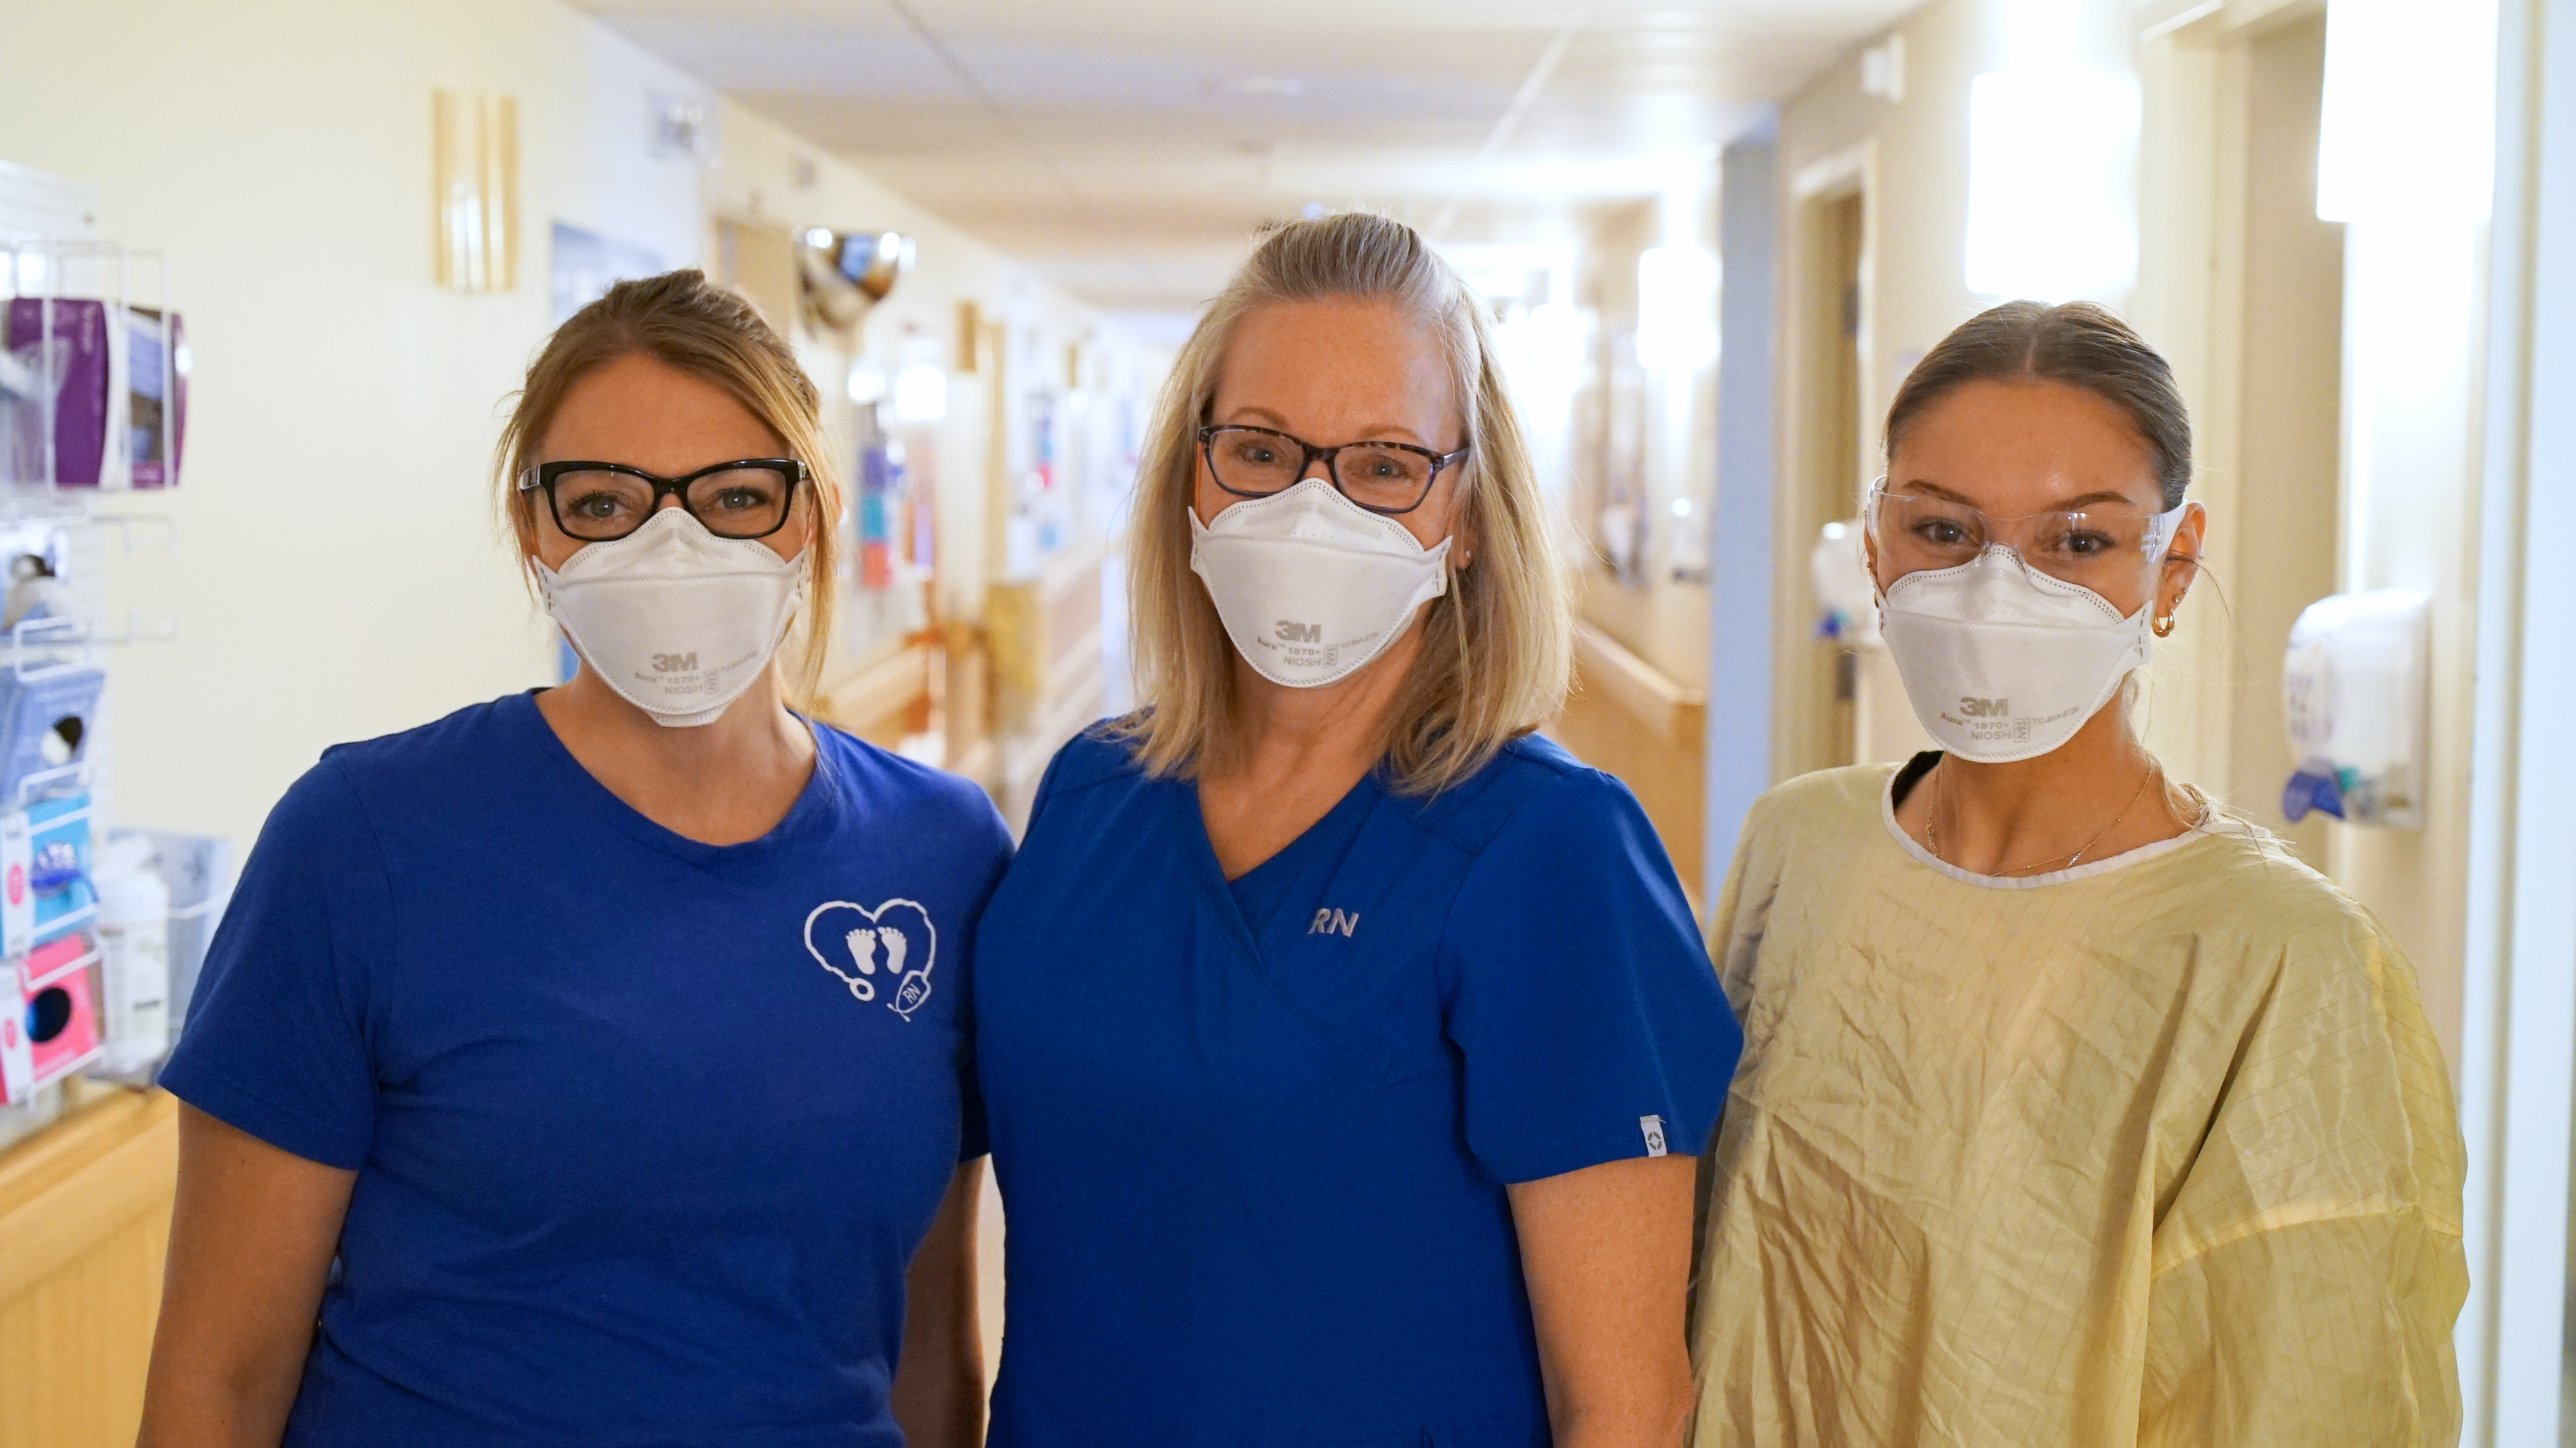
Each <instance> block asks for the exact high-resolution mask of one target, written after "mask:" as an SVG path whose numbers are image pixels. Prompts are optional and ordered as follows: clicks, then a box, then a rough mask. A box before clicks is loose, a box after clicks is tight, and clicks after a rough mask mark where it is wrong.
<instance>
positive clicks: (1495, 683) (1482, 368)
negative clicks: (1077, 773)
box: [1118, 212, 1573, 794]
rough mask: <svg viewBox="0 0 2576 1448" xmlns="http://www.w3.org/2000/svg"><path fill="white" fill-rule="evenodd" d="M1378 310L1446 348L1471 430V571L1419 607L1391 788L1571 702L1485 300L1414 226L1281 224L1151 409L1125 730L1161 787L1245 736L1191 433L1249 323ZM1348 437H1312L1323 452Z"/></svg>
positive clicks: (1560, 619)
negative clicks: (1290, 308)
mask: <svg viewBox="0 0 2576 1448" xmlns="http://www.w3.org/2000/svg"><path fill="white" fill-rule="evenodd" d="M1324 300H1358V301H1372V302H1384V303H1387V304H1388V305H1390V306H1392V307H1394V308H1395V309H1396V310H1397V311H1399V312H1400V313H1402V314H1404V315H1406V316H1409V317H1412V318H1414V319H1416V320H1418V321H1419V322H1420V323H1421V324H1422V325H1423V326H1424V328H1425V329H1426V330H1427V331H1429V332H1430V333H1431V335H1432V336H1433V337H1435V338H1437V339H1438V341H1439V343H1440V347H1441V350H1442V352H1443V354H1444V355H1445V357H1446V359H1447V361H1448V363H1449V372H1450V377H1451V381H1452V393H1453V395H1454V396H1456V397H1457V399H1458V401H1459V408H1460V411H1461V412H1462V413H1463V414H1464V421H1465V423H1466V441H1467V446H1468V448H1469V452H1468V455H1467V461H1466V463H1465V465H1464V466H1463V467H1462V468H1461V469H1460V470H1459V473H1458V482H1457V483H1456V484H1455V486H1456V487H1458V488H1459V489H1460V490H1461V492H1460V495H1459V509H1458V515H1457V517H1458V522H1457V533H1458V536H1459V538H1460V539H1461V541H1462V544H1463V545H1464V546H1466V547H1468V548H1470V549H1472V550H1473V557H1474V564H1473V566H1472V567H1469V568H1464V569H1458V570H1455V571H1453V572H1452V573H1451V574H1450V578H1449V588H1448V591H1447V592H1446V593H1444V594H1442V595H1441V596H1440V597H1439V598H1437V599H1434V600H1433V601H1432V602H1431V603H1430V605H1429V606H1428V607H1427V609H1426V610H1425V612H1424V614H1423V617H1422V621H1421V624H1420V628H1421V630H1422V641H1421V647H1420V650H1419V652H1418V653H1417V654H1416V655H1415V657H1414V662H1413V666H1412V670H1411V672H1410V673H1409V674H1408V675H1407V676H1406V678H1405V680H1404V683H1403V686H1402V688H1401V689H1399V690H1398V692H1397V694H1396V696H1395V700H1394V703H1393V704H1392V706H1391V707H1390V708H1389V709H1388V711H1387V717H1386V719H1385V720H1384V721H1383V723H1382V725H1381V729H1382V731H1383V741H1382V754H1383V758H1384V761H1385V765H1384V767H1385V769H1386V772H1387V775H1388V777H1389V779H1390V780H1391V782H1392V783H1393V784H1394V786H1395V787H1396V788H1397V789H1399V790H1402V791H1404V792H1406V793H1410V794H1434V793H1437V792H1439V791H1440V790H1442V789H1445V788H1447V787H1448V786H1450V785H1452V784H1455V783H1457V782H1458V781H1460V780H1462V779H1465V778H1466V777H1467V776H1469V775H1471V774H1473V773H1475V772H1476V771H1477V770H1478V769H1480V768H1482V767H1484V765H1485V764H1486V763H1487V762H1488V761H1489V760H1491V759H1492V758H1493V757H1494V754H1495V751H1497V750H1499V749H1501V748H1502V747H1503V745H1504V744H1506V743H1508V742H1510V741H1511V740H1512V739H1515V738H1517V737H1519V736H1520V735H1523V734H1526V733H1528V732H1530V731H1531V730H1533V729H1536V728H1537V727H1538V726H1539V725H1540V724H1541V723H1542V722H1544V721H1545V720H1546V719H1547V718H1548V717H1549V716H1550V715H1551V714H1553V713H1555V712H1556V709H1557V707H1558V705H1559V704H1561V703H1562V702H1563V701H1564V698H1565V690H1566V684H1567V667H1568V660H1569V658H1570V656H1571V650H1572V646H1571V639H1572V631H1573V624H1572V615H1571V610H1570V608H1569V606H1568V603H1567V599H1566V585H1565V578H1564V574H1563V571H1562V570H1561V569H1560V567H1559V565H1558V562H1557V558H1556V550H1555V545H1554V541H1553V533H1552V530H1551V529H1550V527H1549V522H1548V518H1547V516H1546V506H1547V505H1546V502H1545V500H1544V499H1543V498H1542V497H1541V496H1540V494H1539V490H1538V480H1537V476H1536V473H1535V471H1534V469H1533V468H1532V467H1531V464H1530V457H1529V447H1528V445H1527V443H1526V442H1525V441H1524V440H1523V439H1522V436H1521V425H1520V418H1519V415H1518V414H1517V413H1515V412H1514V411H1513V410H1512V403H1511V398H1510V395H1509V394H1508V392H1507V391H1506V389H1505V387H1504V384H1503V375H1502V370H1501V368H1500V366H1499V365H1498V364H1497V362H1496V360H1495V357H1494V348H1493V339H1492V337H1491V335H1490V334H1489V332H1488V329H1487V326H1486V318H1485V307H1484V303H1483V302H1482V300H1481V299H1479V298H1478V297H1477V296H1476V295H1475V294H1474V293H1473V292H1471V291H1469V290H1468V288H1467V286H1466V284H1465V283H1464V282H1462V281H1460V280H1459V278H1458V274H1457V273H1456V272H1454V271H1452V270H1451V269H1450V268H1449V265H1448V264H1447V263H1446V262H1444V261H1442V260H1441V259H1440V258H1439V256H1438V255H1437V254H1436V253H1434V252H1433V251H1432V249H1431V247H1430V245H1429V244H1428V243H1426V242H1425V241H1424V240H1423V239H1422V237H1421V235H1420V234H1419V233H1417V232H1415V231H1414V229H1413V228H1411V227H1409V226H1406V225H1405V224H1403V223H1402V222H1399V221H1395V220H1392V219H1390V218H1388V217H1384V216H1376V215H1372V214H1369V213H1367V212H1343V213H1340V214H1338V215H1332V216H1323V217H1317V218H1313V219H1310V220H1303V221H1292V222H1288V223H1286V224H1284V225H1282V226H1279V227H1277V228H1276V229H1274V230H1272V231H1270V232H1269V233H1268V234H1267V235H1265V236H1263V237H1262V239H1261V242H1260V244H1259V245H1258V246H1256V247H1255V248H1254V249H1253V253H1252V256H1251V259H1250V260H1248V261H1246V262H1245V263H1244V264H1243V267H1242V269H1241V270H1239V271H1237V272H1236V273H1235V275H1234V279H1233V280H1232V281H1231V282H1229V283H1227V284H1226V288H1225V290H1224V291H1223V292H1222V293H1220V294H1219V295H1218V296H1217V298H1216V300H1215V301H1214V302H1212V303H1210V304H1209V305H1208V309H1207V312H1206V314H1205V315H1204V316H1202V317H1200V318H1199V324H1198V327H1197V328H1196V329H1195V330H1194V331H1192V332H1191V333H1190V339H1189V341H1188V342H1187V343H1186V344H1184V345H1183V346H1182V348H1181V352H1180V356H1179V358H1178V359H1177V360H1176V361H1175V362H1174V364H1173V367H1172V375H1171V378H1170V380H1169V381H1167V382H1166V383H1165V384H1164V387H1163V394H1162V397H1161V400H1160V401H1159V402H1158V403H1157V404H1156V408H1155V414H1154V421H1153V425H1152V427H1151V428H1150V429H1149V430H1148V432H1147V435H1146V441H1145V449H1144V459H1143V462H1142V465H1141V467H1140V469H1139V472H1138V478H1137V489H1136V508H1135V516H1134V518H1133V520H1132V521H1131V522H1130V524H1129V537H1128V547H1127V586H1128V596H1129V600H1130V608H1129V624H1128V628H1129V633H1130V636H1131V639H1132V648H1133V655H1132V656H1133V658H1134V660H1135V667H1136V675H1137V683H1138V689H1139V695H1140V697H1141V698H1142V699H1143V701H1144V703H1143V707H1141V708H1139V709H1138V710H1137V712H1136V713H1134V714H1132V715H1130V716H1128V717H1127V718H1126V719H1124V720H1122V721H1120V724H1119V725H1118V730H1119V732H1120V733H1121V734H1123V735H1124V736H1125V737H1126V738H1127V739H1128V740H1129V741H1130V744H1131V747H1132V748H1133V749H1134V750H1135V753H1136V757H1137V759H1138V760H1139V761H1140V762H1141V763H1142V764H1143V765H1144V766H1145V768H1146V769H1147V770H1148V771H1149V772H1150V773H1152V774H1155V775H1157V776H1161V777H1186V776H1189V775H1193V774H1195V773H1196V772H1197V770H1198V769H1199V768H1200V767H1201V766H1202V765H1203V764H1205V763H1206V762H1207V761H1209V760H1210V759H1212V758H1213V759H1219V760H1222V759H1224V758H1226V757H1227V756H1228V755H1229V754H1231V753H1232V751H1233V750H1234V749H1235V748H1236V747H1238V746H1239V745H1240V744H1241V742H1242V741H1241V739H1240V738H1239V736H1238V730H1239V727H1240V722H1241V721H1240V717H1239V705H1238V700H1237V699H1236V697H1235V687H1236V675H1235V654H1234V646H1233V643H1232V642H1231V641H1230V640H1228V639H1227V638H1226V635H1225V626H1224V624H1223V623H1221V622H1220V621H1219V620H1218V618H1217V612H1216V605H1215V604H1214V603H1212V602H1211V601H1210V600H1209V598H1208V594H1207V590H1206V588H1205V587H1203V586H1202V585H1201V584H1200V582H1199V580H1198V578H1197V576H1196V575H1194V574H1192V573H1191V572H1190V521H1189V515H1190V506H1191V501H1192V498H1193V496H1194V494H1195V492H1196V488H1197V476H1198V430H1199V428H1200V427H1201V426H1202V425H1203V424H1205V423H1206V422H1207V421H1208V409H1209V407H1210V406H1211V404H1212V402H1213V400H1214V398H1215V395H1216V389H1217V382H1218V378H1219V375H1220V374H1221V373H1222V372H1223V370H1224V366H1225V352H1226V346H1227V344H1228V342H1229V341H1230V340H1231V339H1232V337H1233V334H1234V330H1235V327H1236V325H1237V324H1238V323H1240V322H1241V321H1242V319H1243V317H1244V316H1245V314H1247V313H1249V312H1251V311H1253V310H1255V309H1257V308H1260V307H1265V306H1270V305H1273V304H1276V303H1282V302H1312V301H1324ZM1342 440H1343V439H1331V438H1327V439H1319V441H1323V442H1334V441H1342Z"/></svg>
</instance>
